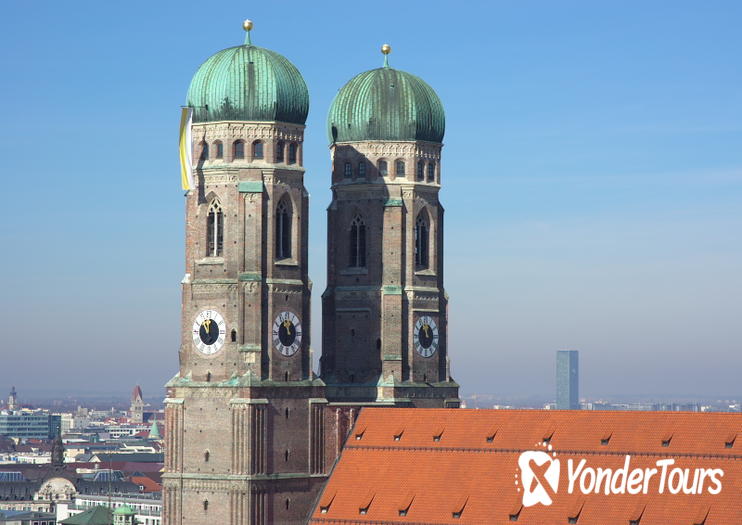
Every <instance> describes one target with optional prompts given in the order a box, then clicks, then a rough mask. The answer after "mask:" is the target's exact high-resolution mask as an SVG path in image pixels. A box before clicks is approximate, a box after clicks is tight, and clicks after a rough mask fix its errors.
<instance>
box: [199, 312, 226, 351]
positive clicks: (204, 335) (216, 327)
mask: <svg viewBox="0 0 742 525" xmlns="http://www.w3.org/2000/svg"><path fill="white" fill-rule="evenodd" d="M226 333H227V324H226V323H225V322H224V318H223V317H222V316H221V314H220V313H219V312H217V311H216V310H204V311H202V312H201V313H199V314H198V315H197V316H196V319H195V320H194V321H193V345H194V346H195V347H196V350H198V351H199V352H201V353H202V354H203V355H214V354H215V353H217V352H218V351H219V350H221V348H222V346H224V341H225V337H226Z"/></svg>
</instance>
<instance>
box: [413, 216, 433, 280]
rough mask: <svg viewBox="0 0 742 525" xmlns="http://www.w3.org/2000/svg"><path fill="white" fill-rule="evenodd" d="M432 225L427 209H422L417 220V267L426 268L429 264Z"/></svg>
mask: <svg viewBox="0 0 742 525" xmlns="http://www.w3.org/2000/svg"><path fill="white" fill-rule="evenodd" d="M429 248H430V227H429V226H428V220H427V217H426V214H425V211H421V212H420V215H418V216H417V220H416V221H415V267H416V268H417V269H425V268H427V267H428V264H429V257H428V251H429Z"/></svg>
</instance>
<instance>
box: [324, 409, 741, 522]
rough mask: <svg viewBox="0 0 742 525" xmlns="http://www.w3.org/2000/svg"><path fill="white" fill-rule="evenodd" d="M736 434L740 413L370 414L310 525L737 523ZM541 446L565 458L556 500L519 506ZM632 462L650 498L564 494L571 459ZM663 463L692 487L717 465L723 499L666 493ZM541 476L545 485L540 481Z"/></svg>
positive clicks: (619, 465) (595, 463) (603, 465)
mask: <svg viewBox="0 0 742 525" xmlns="http://www.w3.org/2000/svg"><path fill="white" fill-rule="evenodd" d="M737 436H742V415H741V414H719V413H714V414H701V413H678V412H593V411H548V410H547V411H542V410H512V411H511V410H463V409H458V410H454V409H419V408H416V409H402V408H398V409H389V408H365V409H363V410H362V411H361V414H360V416H359V418H358V421H357V422H356V425H355V427H354V429H353V430H352V431H351V432H350V434H349V437H348V441H347V443H346V445H345V448H344V450H343V453H342V455H341V458H340V460H339V462H338V464H337V465H336V467H335V469H334V471H333V473H332V475H331V477H330V479H329V481H328V483H327V485H326V486H325V489H324V491H323V494H322V495H321V496H320V498H319V500H318V504H317V507H316V508H315V509H314V511H313V514H312V519H311V523H314V524H319V523H377V524H380V523H416V524H421V523H431V524H444V523H445V524H459V523H461V524H463V523H476V524H493V525H494V524H505V523H507V524H510V523H513V522H514V521H517V522H518V523H526V524H538V525H542V524H561V523H565V524H566V523H577V524H579V525H613V524H622V525H630V524H631V523H632V522H636V523H637V525H675V524H679V525H692V524H702V525H739V524H742V439H739V438H737ZM544 440H547V443H544ZM549 445H550V446H551V447H552V449H551V450H549V449H548V446H549ZM536 450H537V451H542V452H546V453H548V454H549V455H550V457H552V458H555V459H558V460H559V463H560V466H561V475H560V476H559V485H558V487H557V490H556V492H555V493H553V492H552V494H551V496H552V498H553V503H552V504H551V505H548V506H545V505H543V504H541V503H536V504H535V505H532V506H523V503H524V502H523V501H522V494H523V490H522V489H523V487H522V481H521V480H522V478H523V474H522V473H521V472H520V469H519V462H518V460H519V457H520V455H521V453H522V452H525V451H536ZM553 454H555V456H554V455H553ZM627 456H629V459H628V461H629V465H630V466H629V469H628V471H627V476H626V477H627V478H630V476H629V473H631V472H633V471H634V469H642V472H644V469H652V468H654V469H657V470H658V473H657V474H656V475H655V476H654V477H653V478H650V480H649V482H648V484H649V485H648V486H649V488H648V491H647V494H643V493H642V492H641V491H640V492H639V493H638V494H636V495H632V494H628V493H626V492H625V493H623V494H608V495H606V494H605V493H604V492H603V488H604V486H605V485H604V484H601V485H600V488H599V489H598V490H599V492H598V493H595V491H594V490H593V491H590V492H589V493H587V494H583V492H582V491H581V490H580V488H579V484H580V480H579V479H578V480H577V481H576V483H575V487H574V490H573V492H572V493H569V492H568V490H567V489H568V486H569V480H568V470H569V460H572V464H571V466H572V469H573V470H574V469H576V468H578V467H579V464H580V462H581V461H582V460H583V459H584V460H586V463H585V468H584V470H587V469H589V468H593V469H595V472H596V473H599V471H598V470H597V469H604V470H605V469H612V472H613V473H617V472H618V471H619V469H623V468H624V467H625V465H626V461H627V459H626V458H627ZM668 458H670V459H673V460H674V461H675V463H674V464H673V465H671V466H668V467H667V471H668V473H669V472H670V471H672V469H675V468H681V469H689V470H688V472H689V473H690V478H689V485H693V481H694V477H693V476H694V475H696V469H708V470H709V471H710V470H711V469H722V470H723V471H724V475H723V477H720V481H721V485H722V488H721V492H719V493H718V494H712V493H710V492H709V488H711V487H713V486H714V485H713V483H712V481H710V480H709V479H708V477H707V479H706V481H705V486H704V488H703V489H702V493H701V494H684V493H683V491H682V490H681V491H680V492H679V493H678V494H671V493H670V491H669V490H668V489H667V487H666V488H665V490H664V492H663V493H662V494H660V493H659V492H658V487H659V484H660V483H659V479H660V476H661V466H658V465H657V461H659V460H663V459H668ZM550 464H551V463H544V464H543V466H542V469H543V470H544V471H545V470H546V468H548V466H549V465H550ZM530 466H531V467H532V468H533V470H534V471H536V470H539V469H538V465H537V464H531V465H530ZM516 475H517V476H518V477H516ZM699 475H700V474H699ZM536 478H537V480H540V481H541V483H544V481H543V474H537V476H536ZM620 479H621V478H619V484H620ZM589 481H590V479H589V476H587V477H586V478H585V483H588V482H589ZM516 482H518V484H516ZM534 483H535V484H534ZM666 484H667V483H666ZM547 485H548V483H547ZM538 486H540V483H538V482H532V484H531V486H530V487H529V488H530V490H533V488H534V487H538ZM547 492H548V491H547Z"/></svg>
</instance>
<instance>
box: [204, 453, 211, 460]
mask: <svg viewBox="0 0 742 525" xmlns="http://www.w3.org/2000/svg"><path fill="white" fill-rule="evenodd" d="M209 457H211V454H210V453H209V451H208V450H207V451H206V452H204V463H208V462H209Z"/></svg>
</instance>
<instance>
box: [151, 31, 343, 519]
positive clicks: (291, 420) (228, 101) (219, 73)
mask: <svg viewBox="0 0 742 525" xmlns="http://www.w3.org/2000/svg"><path fill="white" fill-rule="evenodd" d="M245 29H246V30H247V31H248V33H247V37H246V41H245V44H244V45H241V46H236V47H231V48H228V49H224V50H222V51H220V52H218V53H216V54H215V55H213V56H212V57H210V58H209V59H207V60H206V62H204V63H203V64H202V65H201V67H200V68H199V69H198V71H197V72H196V74H195V76H194V77H193V80H192V81H191V85H190V88H189V90H188V102H187V104H188V106H190V107H192V108H193V114H194V118H193V122H194V123H193V126H192V136H193V146H194V147H193V150H194V158H193V166H194V173H195V176H196V179H197V180H196V185H195V188H194V189H192V190H190V191H189V192H188V193H187V195H186V254H185V265H186V270H185V272H186V273H185V277H184V279H183V282H182V293H183V297H182V341H181V345H180V370H179V372H178V374H177V375H176V376H175V377H174V378H173V379H172V380H171V381H170V382H169V383H168V384H167V399H166V429H165V436H166V458H165V473H164V475H163V480H164V482H163V499H164V512H163V524H164V525H204V524H209V525H212V524H220V525H221V524H230V525H245V524H266V523H286V524H291V523H303V522H304V520H305V518H306V515H307V513H308V512H309V510H310V509H311V504H312V502H313V500H314V498H315V497H316V493H317V490H318V489H319V487H320V486H321V484H322V482H324V480H325V474H324V470H325V468H324V455H323V448H322V433H323V422H324V418H323V407H324V405H325V403H326V399H325V392H324V384H323V383H322V381H321V380H320V379H318V378H316V377H314V376H313V373H312V370H311V356H310V346H309V344H310V337H309V335H310V334H309V326H310V319H309V299H310V290H311V282H310V280H309V278H308V276H307V218H308V205H309V202H308V198H309V197H308V193H307V191H306V189H305V188H304V182H303V179H304V169H303V167H302V143H303V136H304V122H305V120H306V116H307V112H308V108H309V98H308V93H307V88H306V85H305V83H304V80H303V78H302V76H301V74H300V73H299V71H298V70H297V69H296V68H295V67H294V66H293V65H292V64H291V63H290V62H289V61H288V60H287V59H286V58H284V57H283V56H281V55H279V54H278V53H276V52H274V51H270V50H267V49H263V48H260V47H257V46H254V45H252V44H251V41H250V33H249V31H250V29H252V23H251V22H249V21H246V22H245ZM333 459H334V458H333Z"/></svg>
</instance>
